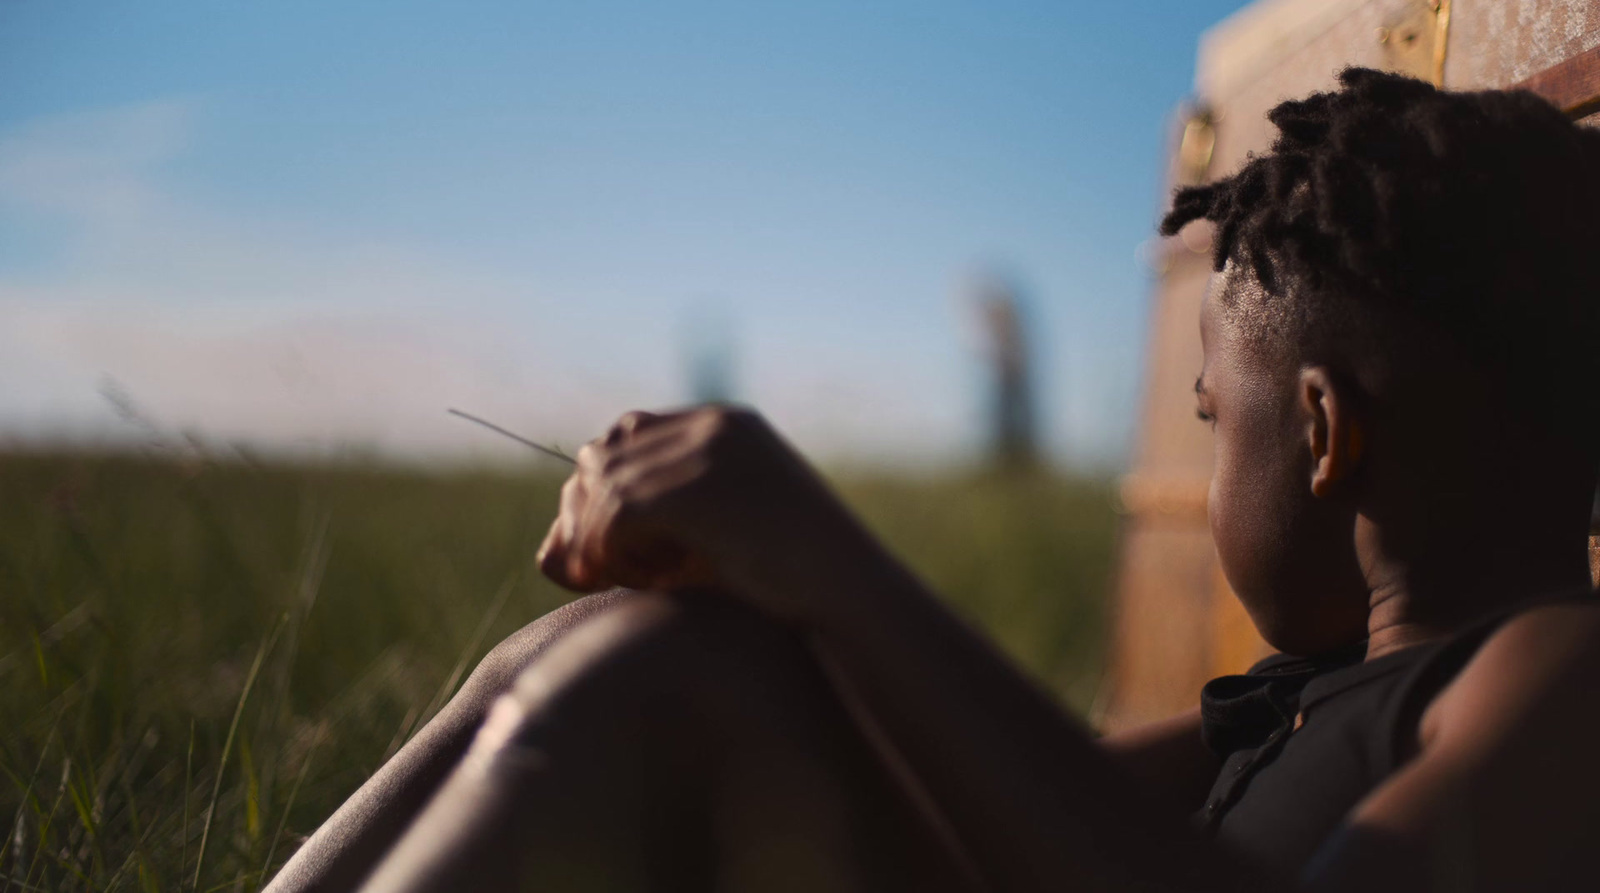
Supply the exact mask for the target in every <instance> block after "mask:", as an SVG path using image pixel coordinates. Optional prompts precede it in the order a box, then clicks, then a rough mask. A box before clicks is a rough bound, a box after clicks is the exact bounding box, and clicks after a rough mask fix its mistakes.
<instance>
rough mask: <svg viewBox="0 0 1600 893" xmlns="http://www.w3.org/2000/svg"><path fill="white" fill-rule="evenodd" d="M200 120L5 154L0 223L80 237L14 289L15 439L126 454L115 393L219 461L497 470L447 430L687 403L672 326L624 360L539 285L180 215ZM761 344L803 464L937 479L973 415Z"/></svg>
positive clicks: (106, 122)
mask: <svg viewBox="0 0 1600 893" xmlns="http://www.w3.org/2000/svg"><path fill="white" fill-rule="evenodd" d="M202 108H203V107H202V106H200V105H198V104H196V103H194V102H192V101H185V100H167V101H158V102H150V103H143V104H139V105H133V106H127V107H123V108H116V109H109V110H102V111H93V112H80V113H73V114H67V115H58V116H53V117H50V118H47V119H41V120H37V121H33V122H28V123H25V124H23V125H22V126H19V127H16V128H13V129H12V130H10V131H9V132H5V133H0V214H4V215H8V216H11V217H13V218H14V220H15V221H17V222H20V223H23V224H28V223H31V222H42V221H49V222H50V223H52V224H53V225H54V226H55V227H57V228H58V229H61V230H63V231H64V232H65V236H64V237H63V238H64V240H65V241H64V243H63V244H62V245H60V246H58V247H59V248H61V250H60V251H59V252H56V253H55V255H56V256H58V257H59V258H60V260H59V262H56V263H53V264H51V265H50V266H49V268H48V269H44V270H42V271H41V270H40V269H28V270H27V271H26V274H25V275H24V273H23V272H21V271H17V270H13V271H8V270H6V269H5V268H4V267H0V383H3V384H0V432H5V433H9V434H12V435H22V436H34V435H49V434H61V433H64V432H65V433H73V434H79V435H83V434H88V435H90V436H98V435H100V434H103V433H106V432H113V431H115V430H116V429H117V426H119V425H121V424H123V423H122V422H119V421H118V420H117V417H116V415H115V413H113V412H112V411H111V407H110V406H109V405H108V404H107V402H106V400H105V399H104V398H103V397H102V396H101V393H100V392H101V390H102V389H103V387H104V385H105V383H106V382H107V381H114V382H115V383H116V385H117V387H118V388H120V389H122V391H124V392H125V393H126V394H127V396H128V397H129V398H131V399H132V400H133V401H134V402H135V403H136V404H138V405H139V406H140V408H141V411H143V412H146V413H148V414H149V416H150V417H151V418H152V419H153V420H154V421H156V422H157V423H158V424H160V425H162V426H164V427H167V428H170V429H172V430H192V431H196V432H199V433H200V434H201V435H202V436H206V437H210V438H214V439H221V440H242V441H248V442H251V443H254V444H257V445H264V446H268V447H279V448H307V447H311V448H316V447H326V446H334V445H351V444H354V445H360V446H366V447H373V448H377V449H380V450H386V451H391V452H395V453H401V454H427V455H437V454H451V453H455V454H472V453H485V452H488V453H493V452H495V451H496V450H499V451H500V452H501V453H502V454H504V451H505V449H506V447H505V445H503V444H498V443H494V442H493V441H492V439H486V437H485V435H483V434H481V433H480V432H477V431H474V430H471V429H470V428H466V427H464V426H463V424H462V423H460V422H457V421H454V420H451V419H450V418H448V417H447V416H445V415H444V412H443V411H444V409H445V407H447V406H462V407H463V408H466V409H469V410H472V411H475V412H480V413H483V414H485V415H489V416H491V417H493V418H496V419H497V420H502V421H504V422H505V423H506V424H508V425H511V426H513V427H516V428H517V429H519V430H522V431H525V432H527V433H529V434H530V435H534V436H537V437H542V438H549V439H552V440H556V441H559V442H563V443H566V444H569V445H570V444H571V443H573V442H575V441H576V440H579V439H581V438H583V437H586V436H589V435H591V434H593V433H595V432H597V431H598V430H599V429H600V428H601V427H602V426H603V425H604V424H605V423H606V422H607V421H609V420H610V419H611V418H612V417H614V416H615V415H616V414H617V413H618V412H621V411H623V410H625V409H628V408H632V407H635V406H640V405H644V406H661V405H668V404H671V403H674V402H676V400H677V399H679V397H680V395H681V393H682V391H681V387H680V385H681V381H682V378H683V375H682V370H681V365H680V360H681V358H680V357H679V354H678V352H677V350H676V349H675V347H676V345H675V344H674V343H672V340H673V327H672V326H671V325H669V324H667V321H662V323H661V324H660V325H656V324H654V323H653V322H651V321H648V320H645V321H641V320H618V321H615V324H616V328H618V329H619V330H621V329H626V330H627V333H628V334H625V335H623V336H621V339H620V340H621V342H622V343H623V344H628V345H630V346H629V347H627V348H621V349H617V348H612V347H611V346H610V345H611V341H610V339H608V338H606V337H604V336H603V334H601V333H603V332H604V329H600V330H598V331H597V329H596V327H595V324H596V322H597V321H596V320H594V319H591V318H587V317H586V316H585V314H584V312H583V311H582V310H581V308H580V309H578V310H573V309H572V305H573V303H574V299H573V298H571V296H564V297H563V298H562V300H560V301H556V300H549V301H545V300H543V299H541V298H540V297H538V295H537V289H536V288H534V287H531V286H530V285H529V284H528V282H527V281H526V278H525V277H518V276H514V275H505V274H498V275H497V274H494V273H488V272H485V271H481V270H474V269H466V268H463V267H462V266H460V265H458V264H453V263H451V262H449V261H448V260H447V259H443V258H440V257H437V256H432V255H430V253H429V252H427V251H425V250H418V249H417V248H416V247H414V246H394V245H384V244H381V243H376V242H362V243H358V244H352V243H350V242H348V241H339V240H335V239H327V238H319V234H318V233H316V232H315V231H313V230H311V229H309V228H303V227H300V226H296V225H295V224H294V222H293V221H287V222H285V221H279V222H271V221H261V220H256V219H252V218H250V217H248V216H247V215H243V214H240V213H237V212H233V213H230V212H228V211H227V210H225V209H221V208H217V207H214V206H210V205H207V204H205V203H202V202H198V201H195V200H193V199H192V198H190V197H187V196H186V195H185V194H184V192H183V191H182V190H181V189H180V188H178V186H177V185H176V184H178V183H180V182H181V178H179V177H176V176H175V175H174V170H176V169H179V168H181V163H182V161H183V159H184V158H185V156H186V154H187V153H189V152H190V151H191V150H192V148H193V142H192V137H193V133H194V130H195V128H196V126H197V124H198V123H199V118H200V117H201V114H200V113H201V111H202ZM780 334H781V333H780ZM757 341H758V343H757V344H756V347H757V348H758V351H759V352H755V353H752V354H751V355H749V356H746V357H744V358H743V363H742V365H743V366H744V371H745V372H746V374H745V375H744V376H743V377H744V379H745V381H746V383H747V384H748V385H749V388H748V389H747V391H746V393H747V395H748V396H750V397H752V398H754V399H755V400H756V401H757V402H758V403H759V404H760V405H761V406H762V407H763V409H765V410H766V411H768V413H769V414H770V415H771V416H773V417H774V419H776V420H777V421H778V422H779V423H780V424H781V425H783V426H784V427H785V428H786V429H787V430H788V431H789V432H790V433H791V435H792V436H794V437H795V439H796V440H797V441H798V442H799V443H800V444H801V445H802V446H803V447H805V448H807V449H813V450H819V451H822V452H825V453H832V454H836V455H837V454H866V455H870V456H876V457H879V458H882V457H885V456H901V457H905V456H915V457H922V458H937V457H941V456H948V455H949V454H950V453H951V452H952V450H953V449H954V448H959V446H960V445H961V444H962V439H961V431H962V428H963V422H964V421H965V419H966V416H965V414H964V413H963V412H962V411H961V410H959V409H957V408H955V405H954V404H953V403H952V402H951V400H952V399H964V397H957V396H955V395H947V396H946V397H945V398H942V399H941V398H939V397H938V396H936V395H929V394H927V390H928V387H929V382H927V381H925V380H919V378H918V374H917V372H916V371H915V369H912V368H909V367H904V366H897V365H896V364H895V363H894V362H892V361H891V360H889V359H886V358H884V357H874V356H855V355H844V354H840V355H833V356H827V355H823V356H815V357H806V356H804V355H802V353H801V352H795V351H784V350H781V349H778V350H759V348H760V347H761V345H760V343H759V339H757ZM774 346H776V345H774ZM608 350H616V351H617V352H616V353H608ZM513 449H514V448H513Z"/></svg>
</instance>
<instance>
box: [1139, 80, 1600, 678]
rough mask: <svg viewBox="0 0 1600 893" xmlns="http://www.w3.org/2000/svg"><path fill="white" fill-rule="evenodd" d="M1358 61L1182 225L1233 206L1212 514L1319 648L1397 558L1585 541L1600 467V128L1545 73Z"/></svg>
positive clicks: (1283, 616)
mask: <svg viewBox="0 0 1600 893" xmlns="http://www.w3.org/2000/svg"><path fill="white" fill-rule="evenodd" d="M1339 81H1340V86H1341V89H1339V90H1337V91H1335V92H1329V93H1319V94H1316V95H1313V96H1310V97H1308V98H1306V99H1303V100H1296V101H1291V102H1285V103H1282V104H1281V105H1279V106H1277V107H1276V108H1274V109H1273V110H1272V111H1271V112H1270V113H1269V116H1268V117H1269V119H1270V120H1271V121H1272V123H1273V124H1275V125H1276V126H1277V128H1278V130H1279V136H1278V138H1277V140H1276V142H1275V143H1274V144H1273V146H1272V148H1271V151H1270V152H1267V153H1266V154H1262V155H1257V156H1252V157H1251V158H1250V159H1249V160H1248V161H1247V162H1246V163H1245V165H1244V167H1243V168H1242V169H1241V170H1239V171H1238V172H1237V173H1236V174H1234V175H1233V176H1231V177H1228V178H1226V179H1223V180H1219V181H1217V182H1214V183H1211V184H1208V185H1204V186H1197V187H1189V188H1184V189H1180V190H1179V191H1178V192H1177V194H1176V197H1175V199H1174V203H1173V207H1172V210H1171V211H1170V212H1169V213H1168V214H1167V215H1166V217H1165V219H1164V220H1163V221H1162V223H1161V231H1162V233H1163V234H1165V235H1173V234H1175V233H1177V232H1178V230H1180V229H1181V228H1183V227H1184V226H1185V225H1186V224H1188V223H1190V222H1193V221H1196V220H1202V219H1203V220H1206V221H1210V222H1211V223H1212V224H1213V225H1214V237H1213V245H1214V249H1215V253H1214V258H1213V259H1214V266H1215V269H1216V270H1217V271H1218V272H1217V275H1216V277H1214V280H1213V283H1212V288H1211V291H1210V293H1209V294H1208V296H1207V299H1206V303H1205V307H1204V309H1203V311H1202V321H1201V326H1202V337H1203V339H1204V342H1205V357H1206V361H1205V368H1204V370H1203V372H1202V378H1201V381H1200V382H1199V383H1198V386H1197V390H1199V391H1200V400H1201V409H1202V412H1203V413H1204V414H1207V415H1211V416H1214V419H1215V420H1214V425H1215V429H1216V432H1217V435H1216V465H1215V469H1214V472H1213V478H1212V488H1211V498H1210V516H1211V526H1212V533H1213V536H1214V538H1215V540H1216V544H1217V549H1218V553H1219V556H1220V558H1221V561H1222V565H1223V570H1224V572H1225V573H1226V574H1227V577H1228V580H1229V582H1230V583H1231V584H1232V586H1233V587H1234V589H1235V591H1236V592H1237V593H1238V594H1239V596H1240V597H1241V599H1242V600H1243V601H1244V603H1245V605H1246V607H1247V609H1249V611H1250V613H1251V616H1252V618H1253V619H1254V620H1255V622H1256V625H1257V627H1258V628H1259V629H1260V630H1261V632H1262V634H1263V635H1264V636H1265V637H1266V638H1267V640H1268V641H1269V642H1271V643H1272V644H1273V645H1274V646H1276V647H1279V648H1281V649H1283V650H1286V651H1291V652H1301V653H1304V652H1309V651H1316V650H1322V649H1325V648H1330V647H1334V646H1337V645H1341V644H1344V643H1347V642H1350V641H1352V640H1354V639H1358V638H1360V637H1361V636H1362V635H1364V634H1365V628H1366V615H1367V610H1368V599H1369V596H1370V590H1371V587H1372V585H1373V580H1372V576H1373V570H1374V565H1375V564H1377V563H1379V562H1378V561H1377V559H1378V558H1380V557H1381V558H1382V559H1383V560H1385V561H1389V562H1391V563H1392V562H1394V561H1399V562H1402V563H1404V562H1413V563H1415V564H1417V565H1419V566H1420V565H1422V564H1426V563H1427V562H1430V561H1432V562H1438V561H1440V560H1442V559H1444V558H1447V557H1448V556H1445V555H1443V554H1441V550H1447V549H1448V548H1450V545H1449V544H1452V543H1454V544H1457V545H1458V546H1460V547H1462V548H1475V546H1471V545H1468V544H1479V543H1486V542H1487V543H1493V544H1495V545H1494V547H1495V548H1501V547H1502V546H1504V547H1506V548H1513V549H1514V548H1518V547H1520V544H1521V542H1522V539H1525V540H1526V541H1527V542H1529V543H1538V542H1543V541H1544V540H1547V539H1555V540H1561V544H1562V545H1563V546H1566V545H1570V543H1571V542H1572V540H1573V538H1574V537H1576V540H1577V542H1578V544H1579V549H1580V553H1579V554H1580V555H1581V544H1582V538H1583V536H1584V534H1585V532H1586V526H1587V518H1588V511H1589V504H1590V503H1589V501H1590V499H1591V495H1592V489H1593V486H1594V475H1595V471H1596V468H1597V467H1600V362H1597V360H1600V300H1597V299H1596V296H1595V295H1594V293H1593V292H1594V288H1595V286H1596V284H1600V271H1597V270H1596V269H1594V268H1593V267H1592V266H1591V265H1590V263H1589V259H1590V257H1591V256H1596V253H1597V250H1600V133H1597V132H1594V131H1589V130H1585V129H1583V128H1580V127H1578V126H1576V125H1575V124H1573V123H1572V122H1570V121H1568V120H1567V119H1566V118H1565V117H1564V116H1563V115H1562V114H1561V113H1560V112H1559V111H1557V110H1556V109H1555V108H1553V107H1551V106H1550V105H1549V104H1547V103H1546V102H1544V101H1543V100H1541V99H1539V98H1538V97H1536V96H1534V95H1532V94H1529V93H1521V92H1498V91H1493V92H1481V93H1452V92H1445V91H1440V90H1437V89H1435V88H1434V87H1432V86H1430V85H1428V84H1425V83H1423V82H1421V81H1417V80H1413V79H1409V78H1405V77H1401V76H1398V75H1392V74H1385V73H1381V72H1377V71H1371V70H1365V69H1350V70H1347V71H1345V72H1344V73H1343V74H1342V75H1341V76H1340V79H1339ZM1519 537H1521V539H1519ZM1541 537H1542V538H1544V539H1540V538H1541ZM1552 546H1554V544H1552ZM1546 554H1554V549H1553V548H1552V549H1551V550H1550V551H1549V552H1547V553H1546ZM1470 557H1471V556H1468V555H1462V556H1457V560H1468V559H1470Z"/></svg>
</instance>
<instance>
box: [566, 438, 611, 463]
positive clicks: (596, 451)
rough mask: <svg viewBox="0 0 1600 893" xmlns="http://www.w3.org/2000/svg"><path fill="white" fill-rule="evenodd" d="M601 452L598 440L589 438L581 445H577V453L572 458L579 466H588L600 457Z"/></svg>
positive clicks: (601, 448)
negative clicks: (589, 439)
mask: <svg viewBox="0 0 1600 893" xmlns="http://www.w3.org/2000/svg"><path fill="white" fill-rule="evenodd" d="M603 452H604V450H603V447H602V445H601V443H600V441H598V440H591V441H589V442H588V443H586V444H584V445H583V446H581V447H578V454H577V455H576V456H573V457H572V458H573V459H574V460H575V461H576V462H577V464H578V467H579V468H589V467H592V466H593V465H594V464H595V462H596V461H598V460H599V459H600V458H601V455H602V453H603Z"/></svg>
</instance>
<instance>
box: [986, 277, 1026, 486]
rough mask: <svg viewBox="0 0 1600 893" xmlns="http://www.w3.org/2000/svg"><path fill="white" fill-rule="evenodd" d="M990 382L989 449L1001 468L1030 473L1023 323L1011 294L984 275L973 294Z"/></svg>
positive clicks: (1014, 295) (1006, 284)
mask: <svg viewBox="0 0 1600 893" xmlns="http://www.w3.org/2000/svg"><path fill="white" fill-rule="evenodd" d="M974 299H975V301H976V303H977V308H978V312H979V317H980V319H981V321H982V326H983V337H984V341H985V347H986V348H987V350H986V351H985V352H986V354H987V358H988V362H989V367H990V377H991V382H992V383H991V390H990V405H989V413H990V449H991V451H992V453H991V458H992V460H993V461H994V463H995V464H996V465H997V466H999V467H1001V468H1005V469H1026V468H1032V467H1033V466H1035V465H1037V464H1038V461H1039V447H1038V425H1037V419H1036V413H1035V411H1034V387H1033V364H1032V357H1031V356H1030V354H1029V351H1028V337H1027V336H1028V333H1027V325H1026V320H1024V318H1023V313H1022V307H1021V303H1020V300H1019V298H1018V296H1017V292H1016V289H1015V288H1014V287H1013V286H1012V285H1011V284H1010V283H1009V282H1007V281H1006V280H1004V279H1002V278H1000V277H997V276H990V277H985V278H984V279H983V280H982V281H980V282H979V283H978V285H977V288H976V290H975V294H974Z"/></svg>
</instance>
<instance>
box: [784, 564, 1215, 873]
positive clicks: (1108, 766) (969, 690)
mask: <svg viewBox="0 0 1600 893" xmlns="http://www.w3.org/2000/svg"><path fill="white" fill-rule="evenodd" d="M848 564H849V565H851V566H853V568H854V569H855V570H856V571H858V572H859V571H863V570H864V569H870V570H866V572H865V573H857V574H855V575H853V576H852V577H851V580H850V581H849V582H845V581H839V582H838V583H837V584H835V585H841V586H846V587H848V588H847V589H845V590H844V591H843V592H837V590H836V592H837V594H839V595H840V596H841V597H840V598H838V599H837V600H836V601H834V602H833V604H836V605H838V606H839V607H838V608H837V609H836V610H835V611H834V613H833V615H832V616H831V617H828V618H824V619H822V620H821V621H820V622H819V623H818V624H816V625H815V627H814V629H815V640H816V643H817V647H818V649H819V651H820V652H821V654H822V655H823V659H824V661H825V662H826V663H828V664H830V665H831V666H832V667H833V668H834V670H835V674H836V675H837V676H838V677H839V681H840V682H841V683H842V684H843V685H845V686H846V687H848V689H849V695H850V696H851V697H852V698H853V699H854V700H856V701H858V702H859V704H860V705H861V706H862V707H864V708H865V709H866V710H867V711H868V712H869V713H870V714H871V717H872V719H873V721H874V722H875V723H876V724H877V725H878V726H879V727H880V728H881V729H882V731H883V732H884V733H885V735H886V736H887V737H888V738H889V739H890V742H891V743H892V745H893V746H894V748H895V749H896V750H897V752H898V753H899V755H900V756H901V757H903V758H904V760H905V761H906V763H907V764H908V765H909V767H910V769H911V770H912V772H913V773H914V774H915V775H916V776H917V778H918V780H919V781H920V782H921V784H922V785H923V786H924V787H925V789H926V790H927V792H928V793H929V794H930V795H931V797H932V799H933V800H934V801H935V802H936V803H937V805H938V806H939V808H940V809H941V811H942V812H943V813H944V815H945V818H946V819H947V820H948V821H949V823H950V824H951V826H952V828H953V829H954V831H955V832H956V834H957V835H958V836H959V837H960V839H961V841H962V843H963V844H964V845H965V846H966V847H967V848H968V850H969V852H970V854H971V855H972V857H973V858H974V859H975V860H976V861H977V862H978V864H979V866H980V868H981V870H982V871H983V872H984V873H985V874H986V875H987V876H988V878H989V879H990V881H991V882H992V883H993V884H994V885H995V887H996V888H997V889H1000V890H1034V889H1038V890H1043V889H1051V890H1057V889H1062V888H1063V886H1064V885H1070V886H1078V887H1084V886H1087V887H1088V888H1090V889H1107V890H1120V889H1151V888H1156V889H1191V888H1192V889H1216V888H1217V886H1218V882H1220V881H1225V880H1226V881H1228V882H1230V883H1231V881H1232V880H1233V878H1232V877H1231V875H1232V874H1233V872H1232V871H1231V870H1230V869H1229V868H1228V867H1227V866H1224V865H1222V864H1221V859H1220V857H1219V856H1218V855H1217V854H1215V853H1213V852H1212V851H1211V850H1210V848H1209V847H1207V846H1206V845H1204V844H1203V843H1202V842H1200V841H1198V840H1197V839H1196V838H1195V837H1194V836H1193V835H1191V834H1190V833H1189V832H1188V829H1187V826H1186V824H1185V821H1184V818H1183V816H1182V814H1181V813H1180V812H1179V811H1177V810H1174V809H1172V808H1170V807H1169V806H1167V805H1166V804H1165V803H1164V801H1158V800H1157V799H1155V798H1152V797H1150V796H1148V795H1147V793H1146V792H1145V790H1144V789H1143V788H1141V787H1140V786H1139V785H1138V784H1136V783H1135V782H1133V781H1132V780H1131V779H1130V778H1129V777H1128V776H1127V775H1126V774H1125V773H1124V772H1123V771H1122V770H1121V768H1120V767H1119V766H1118V765H1117V764H1116V763H1115V762H1114V761H1113V760H1111V759H1110V758H1109V757H1108V756H1107V755H1106V754H1105V752H1104V751H1103V750H1102V749H1101V748H1100V747H1098V746H1097V745H1096V743H1095V742H1094V740H1093V739H1092V738H1091V736H1090V735H1089V733H1088V732H1087V730H1086V729H1085V728H1084V727H1083V726H1082V725H1081V724H1080V723H1078V722H1077V721H1075V720H1074V719H1073V718H1072V717H1071V716H1069V715H1068V714H1067V713H1065V712H1064V711H1063V710H1061V709H1060V708H1059V707H1058V706H1057V705H1056V703H1055V702H1054V701H1053V700H1052V699H1051V698H1050V697H1049V696H1048V695H1047V694H1046V693H1045V692H1043V691H1042V690H1040V689H1039V688H1038V687H1037V686H1036V685H1035V684H1033V682H1032V681H1031V680H1029V679H1028V678H1027V677H1026V676H1024V675H1023V674H1022V673H1021V672H1020V671H1019V670H1018V669H1017V668H1016V667H1015V666H1014V665H1013V664H1012V663H1011V662H1010V661H1009V660H1007V659H1006V658H1005V657H1004V656H1003V655H1002V654H1000V653H999V652H998V651H997V650H995V649H994V648H993V647H992V646H991V645H990V644H989V643H988V642H986V641H985V640H984V639H982V638H981V637H980V636H978V635H977V634H975V633H974V632H973V631H972V630H971V629H970V628H968V627H967V626H966V625H965V624H964V623H962V622H961V621H960V620H959V619H957V618H956V617H955V616H954V615H952V614H951V613H950V612H949V611H948V610H946V609H945V608H944V607H943V606H941V605H940V604H939V603H938V602H936V601H935V600H934V599H933V598H931V597H929V596H928V595H927V594H926V593H925V591H924V590H923V588H922V586H921V585H920V584H919V583H918V582H917V581H916V580H915V579H914V578H913V577H912V576H911V575H910V574H909V573H907V572H905V571H903V570H901V569H900V568H899V567H898V566H897V565H895V564H894V563H893V562H892V561H889V560H887V559H886V558H878V559H874V558H872V557H871V556H867V555H861V556H856V557H854V558H852V559H851V560H850V561H849V562H848ZM812 582H813V584H814V585H815V584H819V583H820V582H821V581H820V580H816V581H812Z"/></svg>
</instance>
